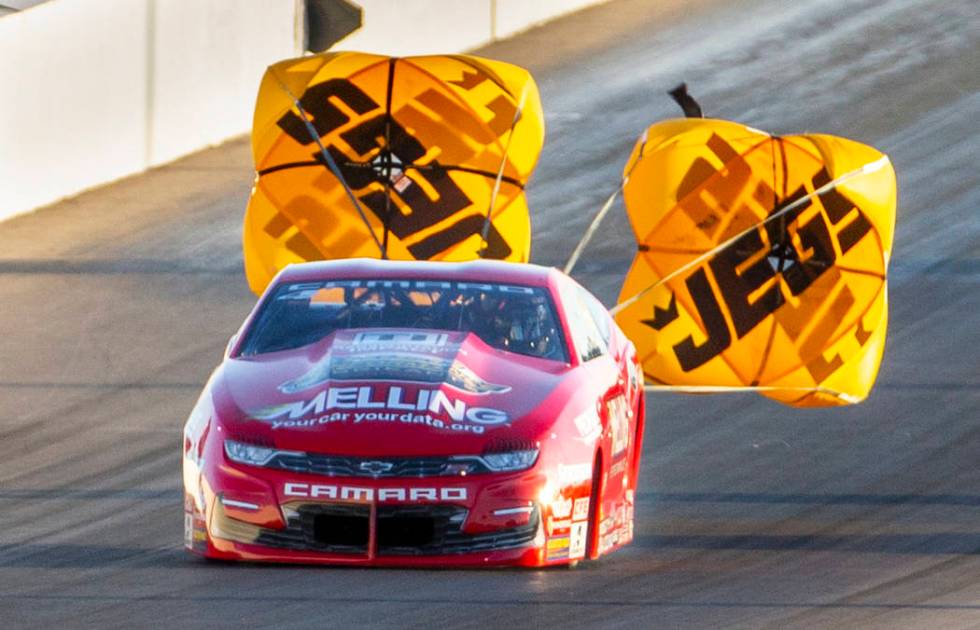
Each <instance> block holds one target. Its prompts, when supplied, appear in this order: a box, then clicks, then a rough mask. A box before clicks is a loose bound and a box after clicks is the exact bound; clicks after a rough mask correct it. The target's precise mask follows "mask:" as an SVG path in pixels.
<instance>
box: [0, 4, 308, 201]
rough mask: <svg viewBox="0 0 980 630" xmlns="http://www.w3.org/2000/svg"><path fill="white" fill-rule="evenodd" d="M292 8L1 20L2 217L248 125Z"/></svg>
mask: <svg viewBox="0 0 980 630" xmlns="http://www.w3.org/2000/svg"><path fill="white" fill-rule="evenodd" d="M294 17H295V4H294V2H292V1H290V0H285V1H284V0H249V2H247V3H246V2H240V1H238V0H85V1H84V2H82V1H80V0H51V1H50V2H46V3H43V4H40V5H38V6H35V7H32V8H30V9H27V10H25V11H21V12H18V13H12V14H8V15H5V16H3V17H2V18H0V86H3V87H2V90H0V95H2V96H0V219H3V218H6V217H9V216H13V215H15V214H18V213H21V212H25V211H27V210H30V209H32V208H35V207H38V206H41V205H44V204H48V203H51V202H53V201H56V200H58V199H60V198H62V197H65V196H67V195H71V194H74V193H77V192H79V191H81V190H84V189H86V188H90V187H92V186H96V185H99V184H102V183H105V182H108V181H112V180H114V179H118V178H119V177H123V176H125V175H130V174H132V173H137V172H139V171H142V170H144V169H146V168H148V167H150V166H154V165H157V164H162V163H164V162H168V161H170V160H173V159H174V158H177V157H180V156H181V155H185V154H187V153H190V152H192V151H196V150H198V149H200V148H203V147H206V146H208V145H211V144H217V143H219V142H222V141H224V140H227V139H228V138H231V137H233V136H237V135H239V134H242V133H244V132H245V131H247V130H248V129H249V128H250V127H251V123H252V108H253V107H254V105H255V93H256V91H257V89H258V85H259V80H260V79H261V77H262V73H263V72H264V71H265V68H266V66H268V65H269V64H270V63H273V62H275V61H277V60H279V59H282V58H285V57H291V56H295V55H296V54H298V53H299V50H298V48H297V46H296V41H297V38H296V36H295V33H294Z"/></svg>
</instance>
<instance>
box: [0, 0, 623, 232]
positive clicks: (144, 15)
mask: <svg viewBox="0 0 980 630" xmlns="http://www.w3.org/2000/svg"><path fill="white" fill-rule="evenodd" d="M602 1H604V0H534V1H530V0H399V1H397V2H396V1H395V0H359V2H358V4H359V5H360V6H361V7H362V8H363V21H364V24H363V26H362V27H361V28H360V29H359V30H358V31H357V32H355V33H353V34H352V35H350V36H349V37H347V38H346V39H345V40H344V41H342V42H340V43H339V44H338V45H337V46H336V48H338V49H346V50H365V51H371V52H378V53H383V54H391V55H409V54H427V53H440V52H454V51H462V50H467V49H471V48H474V47H477V46H480V45H482V44H486V43H488V42H490V41H492V40H493V39H498V38H503V37H508V36H510V35H513V34H514V33H516V32H519V31H521V30H524V29H526V28H529V27H531V26H533V25H535V24H538V23H541V22H543V21H546V20H548V19H551V18H553V17H556V16H558V15H561V14H564V13H568V12H571V11H574V10H577V9H580V8H582V7H584V6H586V5H591V4H598V3H599V2H602ZM302 6H303V5H302V0H293V1H289V0H249V1H248V2H241V1H240V0H85V1H84V2H80V1H78V0H49V1H48V2H45V3H43V4H40V5H38V6H35V7H33V8H30V9H27V10H25V11H22V12H19V13H13V14H9V15H5V16H2V17H0V86H3V90H2V93H0V220H2V219H4V218H8V217H11V216H14V215H16V214H19V213H22V212H26V211H29V210H31V209H33V208H36V207H39V206H42V205H45V204H49V203H52V202H54V201H57V200H58V199H61V198H63V197H66V196H69V195H72V194H75V193H78V192H80V191H82V190H84V189H86V188H90V187H92V186H97V185H100V184H104V183H106V182H109V181H112V180H114V179H118V178H120V177H123V176H126V175H130V174H133V173H138V172H140V171H142V170H144V169H146V168H149V167H151V166H155V165H159V164H163V163H165V162H168V161H170V160H173V159H175V158H178V157H180V156H182V155H186V154H188V153H191V152H193V151H196V150H199V149H201V148H204V147H207V146H209V145H213V144H217V143H220V142H222V141H224V140H227V139H229V138H231V137H234V136H237V135H240V134H242V133H246V132H247V131H248V130H249V128H250V126H251V117H252V109H253V107H254V102H255V92H256V90H257V89H258V85H259V80H260V78H261V76H262V73H263V72H264V71H265V68H266V66H268V65H269V64H270V63H273V62H275V61H277V60H279V59H283V58H286V57H291V56H295V55H298V54H300V52H301V50H300V45H299V44H298V43H299V42H302V41H303V36H302V30H301V25H299V24H298V22H300V21H301V18H302Z"/></svg>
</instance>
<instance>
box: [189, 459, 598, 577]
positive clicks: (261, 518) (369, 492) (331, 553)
mask: <svg viewBox="0 0 980 630" xmlns="http://www.w3.org/2000/svg"><path fill="white" fill-rule="evenodd" d="M207 476H208V477H210V478H211V482H210V483H209V482H208V481H207V480H206V479H205V477H203V476H202V477H199V490H200V491H199V499H197V500H195V498H194V497H193V496H192V495H191V494H190V492H189V493H188V496H187V500H186V501H185V510H186V514H185V527H187V528H188V531H186V532H185V541H186V543H187V547H188V549H190V550H191V551H192V552H194V553H197V554H200V555H204V556H207V557H210V558H218V559H229V560H245V561H269V562H296V563H319V564H346V565H374V566H489V565H502V564H506V565H519V566H542V565H547V564H558V563H562V562H567V561H569V560H574V559H577V558H574V557H571V555H570V553H569V552H570V551H572V549H570V544H564V546H562V544H563V543H562V542H561V541H558V542H557V543H556V542H555V541H553V540H551V539H550V538H549V536H548V530H549V529H550V521H548V520H547V519H548V514H549V508H548V506H547V505H541V504H539V503H538V502H537V495H538V492H539V490H540V487H541V486H542V484H543V483H544V477H543V476H542V475H541V474H540V473H534V472H532V471H527V472H525V473H519V474H510V475H481V476H471V477H468V478H465V479H461V478H458V477H452V478H432V477H428V478H422V479H419V478H415V479H407V478H400V479H397V480H393V479H392V478H387V479H381V480H366V479H363V478H360V479H351V480H348V481H349V482H350V484H354V483H356V484H358V485H357V488H358V489H359V490H364V491H363V492H359V493H358V494H357V495H356V496H355V498H354V499H353V500H352V499H351V497H349V496H345V494H344V492H343V491H344V489H346V488H348V487H349V486H348V485H346V484H345V480H344V479H338V478H329V479H327V480H326V481H329V485H323V482H324V481H325V479H324V478H323V477H318V476H307V475H296V474H290V473H282V472H279V471H270V470H266V469H256V468H254V467H250V466H240V465H237V464H230V463H227V462H225V463H223V464H222V465H220V466H217V467H215V468H213V469H211V471H210V474H209V475H207ZM185 481H186V479H185ZM318 482H319V483H318ZM396 482H397V485H398V487H399V489H401V488H402V487H404V493H401V492H399V493H394V492H393V491H390V489H391V487H392V485H393V484H395V483H396ZM432 487H435V488H436V490H435V491H431V490H432ZM333 488H337V489H338V491H337V492H332V491H328V490H330V489H333ZM315 489H326V490H323V491H322V492H320V493H316V492H314V490H315ZM386 489H387V490H389V491H388V492H386ZM297 490H300V492H299V493H298V494H302V495H304V496H289V495H290V494H291V493H292V494H293V495H295V494H297V492H296V491H297ZM416 490H417V491H418V492H417V493H416V492H415V491H416ZM315 494H318V496H311V495H315ZM403 494H404V497H405V498H404V500H400V499H401V497H402V495H403ZM414 496H423V497H425V500H415V501H413V500H411V497H414ZM391 497H394V499H393V500H388V499H389V498H391ZM447 499H450V500H447ZM451 499H456V500H451ZM249 504H250V505H253V506H255V508H254V509H248V508H243V507H242V505H249ZM515 506H518V509H517V510H516V511H515V509H514V508H515ZM579 529H581V530H582V531H583V532H584V531H585V525H584V523H582V524H581V526H580V527H579ZM582 535H583V536H584V533H583V534H582ZM564 540H566V541H568V540H570V539H569V538H568V536H566V537H565V539H564ZM556 549H557V550H558V551H557V552H556ZM561 549H564V551H565V553H564V554H563V553H562V552H561Z"/></svg>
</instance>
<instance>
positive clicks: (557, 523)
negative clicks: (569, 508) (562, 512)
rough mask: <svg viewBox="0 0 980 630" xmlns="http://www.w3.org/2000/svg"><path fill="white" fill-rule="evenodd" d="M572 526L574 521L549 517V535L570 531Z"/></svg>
mask: <svg viewBox="0 0 980 630" xmlns="http://www.w3.org/2000/svg"><path fill="white" fill-rule="evenodd" d="M571 526H572V519H570V518H564V519H555V518H552V517H550V516H549V517H548V533H549V534H554V533H555V532H561V531H568V530H569V528H571Z"/></svg>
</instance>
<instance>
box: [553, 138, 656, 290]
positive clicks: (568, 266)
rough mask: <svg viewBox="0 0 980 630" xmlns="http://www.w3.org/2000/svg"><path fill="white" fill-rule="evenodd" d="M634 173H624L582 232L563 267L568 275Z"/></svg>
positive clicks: (640, 151)
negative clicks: (616, 186)
mask: <svg viewBox="0 0 980 630" xmlns="http://www.w3.org/2000/svg"><path fill="white" fill-rule="evenodd" d="M648 131H649V129H644V130H643V134H642V135H641V136H640V141H639V142H640V148H639V149H638V150H637V152H636V154H637V156H642V155H643V150H644V149H646V146H647V139H648V138H647V132H648ZM636 164H639V159H637V161H636ZM636 164H634V165H633V168H636ZM632 174H633V169H632V168H631V169H630V170H629V172H627V173H626V174H624V175H623V181H621V182H619V188H617V189H616V190H614V191H613V193H612V194H611V195H609V199H606V203H604V204H602V207H601V208H599V212H597V213H596V215H595V218H594V219H592V223H590V224H589V227H588V228H586V230H585V233H584V234H582V239H581V240H580V241H579V242H578V245H576V246H575V249H574V250H573V251H572V255H571V256H569V257H568V262H566V263H565V267H564V269H562V271H563V272H564V273H565V274H566V275H568V274H570V273H572V269H573V268H574V267H575V263H577V262H578V259H579V257H580V256H581V255H582V252H583V251H585V247H586V245H588V244H589V241H591V240H592V237H593V236H595V233H596V230H598V229H599V225H600V224H601V223H602V221H603V219H605V218H606V214H607V213H608V212H609V209H610V208H612V204H613V201H615V200H616V196H617V195H618V194H619V193H621V192H622V191H623V189H625V188H626V184H627V183H629V181H630V175H632Z"/></svg>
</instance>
